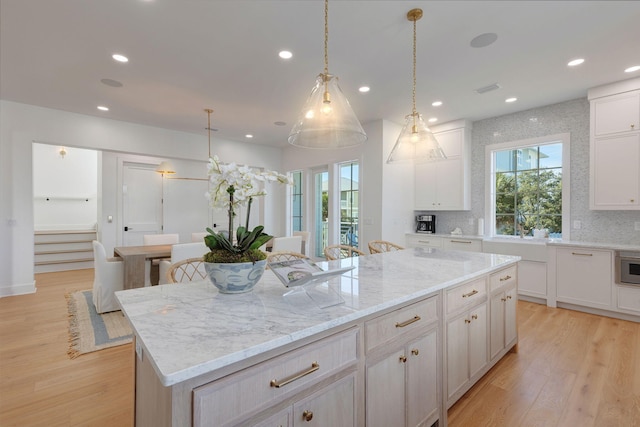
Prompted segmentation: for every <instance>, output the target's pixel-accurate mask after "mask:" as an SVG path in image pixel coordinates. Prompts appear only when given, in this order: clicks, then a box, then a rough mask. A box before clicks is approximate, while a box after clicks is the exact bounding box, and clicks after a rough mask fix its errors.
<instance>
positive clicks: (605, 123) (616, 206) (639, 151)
mask: <svg viewBox="0 0 640 427" xmlns="http://www.w3.org/2000/svg"><path fill="white" fill-rule="evenodd" d="M589 101H590V104H591V126H590V134H591V135H590V136H591V137H590V195H589V196H590V197H589V206H590V208H591V209H594V210H640V79H631V80H625V81H623V82H618V83H614V84H612V85H607V86H601V87H598V88H594V89H591V90H590V91H589Z"/></svg>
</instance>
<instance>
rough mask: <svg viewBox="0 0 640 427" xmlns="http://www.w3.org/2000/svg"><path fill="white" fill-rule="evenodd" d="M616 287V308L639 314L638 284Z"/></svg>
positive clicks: (639, 295) (639, 292)
mask: <svg viewBox="0 0 640 427" xmlns="http://www.w3.org/2000/svg"><path fill="white" fill-rule="evenodd" d="M617 287H618V308H619V309H620V310H625V311H631V312H635V314H640V286H637V287H634V286H620V285H617Z"/></svg>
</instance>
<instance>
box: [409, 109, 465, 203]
mask: <svg viewBox="0 0 640 427" xmlns="http://www.w3.org/2000/svg"><path fill="white" fill-rule="evenodd" d="M431 130H432V131H433V134H434V135H435V137H436V139H437V140H438V143H439V144H440V146H441V147H442V149H443V151H444V153H445V155H446V156H447V158H446V160H439V161H435V162H425V163H417V164H416V165H415V175H414V176H415V209H416V210H425V211H437V210H447V211H451V210H469V209H470V204H471V197H470V191H469V187H470V175H471V174H470V160H471V123H470V122H468V121H466V120H457V121H455V122H450V123H445V124H443V125H440V126H434V127H431Z"/></svg>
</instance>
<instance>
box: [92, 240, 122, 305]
mask: <svg viewBox="0 0 640 427" xmlns="http://www.w3.org/2000/svg"><path fill="white" fill-rule="evenodd" d="M116 259H117V258H107V254H106V251H105V249H104V246H103V245H102V243H100V242H98V241H96V240H94V241H93V266H94V279H93V305H95V307H96V311H97V312H98V313H106V312H108V311H116V310H120V305H119V304H118V301H117V300H116V296H115V291H121V290H122V289H124V262H123V261H116Z"/></svg>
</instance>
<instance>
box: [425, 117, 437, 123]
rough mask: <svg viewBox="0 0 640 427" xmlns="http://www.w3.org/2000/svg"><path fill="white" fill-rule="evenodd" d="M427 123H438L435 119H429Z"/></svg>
mask: <svg viewBox="0 0 640 427" xmlns="http://www.w3.org/2000/svg"><path fill="white" fill-rule="evenodd" d="M427 121H428V122H429V123H435V122H437V121H438V118H437V117H431V118H430V119H429V120H427Z"/></svg>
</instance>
